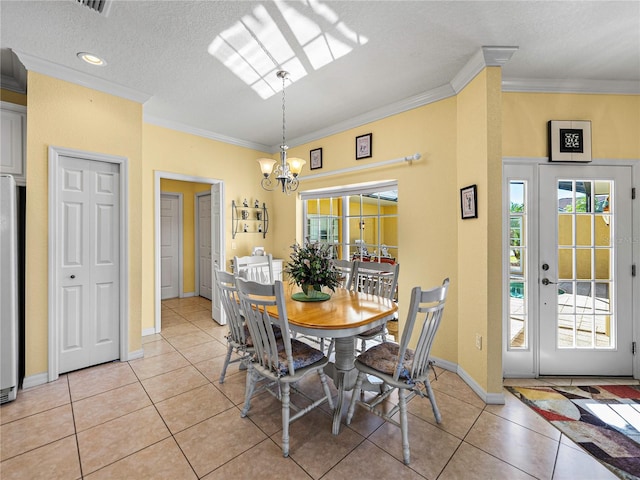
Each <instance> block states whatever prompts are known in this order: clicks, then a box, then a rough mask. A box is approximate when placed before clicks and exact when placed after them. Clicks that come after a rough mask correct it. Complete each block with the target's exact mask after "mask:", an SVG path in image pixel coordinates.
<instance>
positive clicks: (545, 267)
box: [542, 263, 549, 272]
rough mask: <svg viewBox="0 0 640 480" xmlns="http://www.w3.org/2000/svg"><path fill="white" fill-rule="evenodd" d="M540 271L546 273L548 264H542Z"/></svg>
mask: <svg viewBox="0 0 640 480" xmlns="http://www.w3.org/2000/svg"><path fill="white" fill-rule="evenodd" d="M542 269H543V270H544V271H545V272H546V271H547V270H549V264H548V263H543V264H542Z"/></svg>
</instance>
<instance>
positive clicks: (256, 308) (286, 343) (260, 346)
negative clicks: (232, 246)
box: [236, 277, 295, 375]
mask: <svg viewBox="0 0 640 480" xmlns="http://www.w3.org/2000/svg"><path fill="white" fill-rule="evenodd" d="M236 286H237V288H238V295H239V297H240V305H241V308H242V311H243V313H244V318H245V320H246V322H247V326H248V327H249V333H250V334H251V338H252V339H253V345H254V349H255V358H254V362H255V364H257V365H259V366H260V367H261V368H264V369H266V370H268V371H271V372H274V373H277V374H279V373H280V368H279V365H280V362H279V358H278V350H279V347H281V348H282V345H283V348H284V350H285V354H286V358H287V365H288V369H289V374H291V375H293V374H295V369H294V362H293V356H292V351H291V337H290V334H289V320H288V318H287V311H286V309H285V307H284V305H285V304H284V289H283V287H282V282H281V281H280V280H276V281H275V283H270V284H265V283H259V282H254V281H251V280H245V279H244V278H240V277H236ZM271 306H276V307H277V309H278V318H274V317H271V316H270V315H269V313H268V312H267V307H271ZM274 326H278V327H279V328H280V330H281V333H282V337H281V340H280V341H281V342H282V344H279V340H278V336H276V334H275V333H274Z"/></svg>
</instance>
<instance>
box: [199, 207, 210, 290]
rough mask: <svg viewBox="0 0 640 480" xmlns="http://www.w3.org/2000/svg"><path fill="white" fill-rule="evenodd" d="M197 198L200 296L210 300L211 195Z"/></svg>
mask: <svg viewBox="0 0 640 480" xmlns="http://www.w3.org/2000/svg"><path fill="white" fill-rule="evenodd" d="M197 199H198V256H199V258H198V262H199V263H198V264H199V267H200V268H199V269H198V271H199V275H200V278H199V279H198V281H199V287H200V288H199V290H200V296H201V297H204V298H208V299H209V300H211V282H212V278H211V277H212V273H213V272H212V270H211V195H210V194H207V195H199V196H198V197H197Z"/></svg>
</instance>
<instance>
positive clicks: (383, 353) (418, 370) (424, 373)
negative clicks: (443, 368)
mask: <svg viewBox="0 0 640 480" xmlns="http://www.w3.org/2000/svg"><path fill="white" fill-rule="evenodd" d="M448 289H449V279H448V278H446V279H445V280H444V281H443V282H442V286H440V287H436V288H432V289H431V290H421V288H420V287H414V288H413V290H412V291H411V303H410V304H409V313H408V314H407V322H406V324H405V326H404V330H403V332H402V339H401V341H400V344H397V343H395V342H383V343H381V344H379V345H375V346H373V347H371V348H370V349H369V350H367V351H366V352H364V353H361V354H360V355H359V356H358V357H357V358H356V361H355V367H356V369H357V370H358V378H357V380H356V386H355V388H354V390H353V394H352V397H351V403H350V404H349V410H348V411H347V425H349V424H350V423H351V419H352V418H353V413H354V411H355V406H356V404H359V405H361V406H364V407H365V408H366V409H367V410H369V411H370V412H373V413H375V414H376V415H378V416H380V417H382V418H384V419H385V420H386V421H388V422H391V423H393V424H394V425H396V426H399V427H400V430H401V431H402V452H403V457H404V463H405V464H407V465H409V461H410V454H409V430H408V424H407V402H408V401H409V400H411V399H412V398H413V397H414V396H416V395H419V396H421V397H425V396H427V397H429V400H430V401H431V408H432V409H433V414H434V416H435V419H436V422H437V423H440V421H441V420H442V417H441V415H440V411H439V410H438V405H437V404H436V398H435V396H434V394H433V389H432V388H431V383H430V382H429V366H431V365H432V363H433V362H431V361H429V354H430V352H431V346H432V344H433V339H434V338H435V335H436V333H437V331H438V327H439V326H440V322H441V320H442V312H443V311H444V304H445V300H446V298H447V291H448ZM414 328H420V336H419V337H418V343H417V344H416V348H415V350H412V349H410V348H408V344H409V340H410V339H411V336H412V333H413V330H414ZM367 375H372V376H374V377H377V378H379V379H380V380H382V381H383V382H384V388H382V389H381V393H379V394H378V395H376V396H375V397H372V398H371V399H370V400H367V401H365V400H360V399H359V397H361V393H362V382H363V381H364V379H365V378H366V376H367ZM421 383H422V384H423V385H424V390H422V389H421V388H420V384H421ZM396 390H397V392H398V403H397V404H396V405H395V406H394V407H393V408H391V409H389V405H388V404H387V403H386V402H385V400H387V399H390V396H391V394H392V393H393V392H394V391H396ZM391 398H393V397H391ZM377 407H378V408H377ZM398 411H400V422H397V421H396V420H394V419H392V418H391V417H393V416H394V415H395V414H396V413H397V412H398Z"/></svg>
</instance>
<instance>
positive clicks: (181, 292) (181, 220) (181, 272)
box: [160, 191, 184, 298]
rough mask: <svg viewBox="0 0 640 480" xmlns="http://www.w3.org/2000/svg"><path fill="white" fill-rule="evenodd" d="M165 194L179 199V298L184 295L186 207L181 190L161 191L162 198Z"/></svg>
mask: <svg viewBox="0 0 640 480" xmlns="http://www.w3.org/2000/svg"><path fill="white" fill-rule="evenodd" d="M163 195H165V196H167V197H173V198H177V199H178V298H183V297H184V283H183V278H184V264H183V260H182V257H183V251H184V244H183V234H184V232H183V230H184V218H182V212H183V209H184V203H183V195H182V193H179V192H163V191H161V192H160V198H162V196H163Z"/></svg>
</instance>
